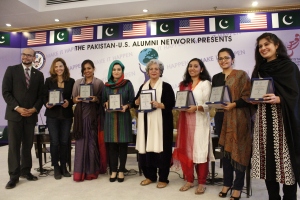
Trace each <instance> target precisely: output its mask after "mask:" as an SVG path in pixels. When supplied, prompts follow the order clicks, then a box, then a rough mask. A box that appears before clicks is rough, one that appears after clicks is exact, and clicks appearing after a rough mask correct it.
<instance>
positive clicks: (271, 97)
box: [263, 94, 280, 104]
mask: <svg viewBox="0 0 300 200" xmlns="http://www.w3.org/2000/svg"><path fill="white" fill-rule="evenodd" d="M263 99H264V103H270V104H278V103H280V97H279V96H275V94H265V95H264V96H263Z"/></svg>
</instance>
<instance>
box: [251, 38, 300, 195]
mask: <svg viewBox="0 0 300 200" xmlns="http://www.w3.org/2000/svg"><path fill="white" fill-rule="evenodd" d="M255 60H256V64H255V67H254V71H253V74H252V77H253V78H258V77H262V78H266V77H272V78H273V82H274V87H275V93H274V94H266V95H264V103H260V104H258V108H257V113H256V118H255V126H254V135H253V156H252V177H254V178H260V179H265V183H266V186H267V189H268V193H269V199H272V200H277V199H281V197H280V195H279V183H282V184H283V193H284V196H283V199H289V200H294V199H295V200H296V199H297V183H298V184H299V180H300V179H299V169H300V73H299V69H298V67H297V65H296V64H295V63H293V62H292V61H291V60H290V58H289V57H288V55H287V50H286V48H285V46H284V45H283V43H282V41H281V40H280V39H279V38H278V37H277V36H276V35H274V34H272V33H264V34H262V35H261V36H259V37H258V38H257V46H256V49H255Z"/></svg>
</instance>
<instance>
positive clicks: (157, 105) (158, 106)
mask: <svg viewBox="0 0 300 200" xmlns="http://www.w3.org/2000/svg"><path fill="white" fill-rule="evenodd" d="M150 103H151V104H152V105H153V107H154V108H161V109H164V108H165V105H164V104H163V103H158V102H157V101H151V102H150Z"/></svg>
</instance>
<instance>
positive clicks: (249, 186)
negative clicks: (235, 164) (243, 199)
mask: <svg viewBox="0 0 300 200" xmlns="http://www.w3.org/2000/svg"><path fill="white" fill-rule="evenodd" d="M250 171H251V166H248V167H247V169H246V187H247V198H249V197H250V196H251V194H250V192H251V177H250Z"/></svg>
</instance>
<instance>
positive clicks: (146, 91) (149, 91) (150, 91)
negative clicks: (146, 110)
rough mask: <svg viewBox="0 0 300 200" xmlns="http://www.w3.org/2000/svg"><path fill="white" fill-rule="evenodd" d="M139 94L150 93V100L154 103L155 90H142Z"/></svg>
mask: <svg viewBox="0 0 300 200" xmlns="http://www.w3.org/2000/svg"><path fill="white" fill-rule="evenodd" d="M141 93H151V94H152V100H153V101H156V89H150V90H142V91H141Z"/></svg>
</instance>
